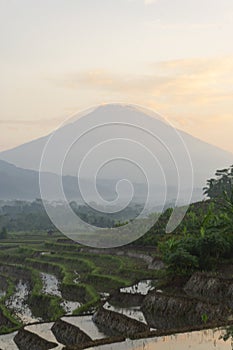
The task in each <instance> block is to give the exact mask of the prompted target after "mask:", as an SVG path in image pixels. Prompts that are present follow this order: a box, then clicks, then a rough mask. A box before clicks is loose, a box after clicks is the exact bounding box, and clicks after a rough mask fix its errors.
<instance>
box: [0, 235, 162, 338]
mask: <svg viewBox="0 0 233 350" xmlns="http://www.w3.org/2000/svg"><path fill="white" fill-rule="evenodd" d="M116 253H117V254H118V255H115V254H114V252H112V251H111V252H108V251H106V250H104V251H96V250H93V249H88V248H84V247H82V246H80V245H78V244H76V243H74V242H73V241H70V240H68V239H66V238H64V236H61V235H59V234H53V236H48V234H47V233H43V232H41V233H35V234H32V233H11V234H9V235H8V238H7V239H5V240H1V243H0V282H1V283H0V286H1V287H0V318H1V322H0V333H8V332H10V331H13V330H15V329H18V328H19V327H20V326H21V325H22V324H28V323H33V322H36V321H53V320H55V319H57V318H58V317H60V316H64V315H70V314H73V315H81V314H86V313H89V312H91V311H92V310H93V307H95V306H97V305H98V304H99V303H100V302H101V300H103V299H104V298H105V296H106V295H108V294H109V293H112V292H113V291H115V290H117V289H119V288H122V287H127V286H131V285H133V284H135V283H136V282H138V281H140V280H145V279H156V278H157V276H158V272H157V271H156V270H152V269H148V263H149V262H150V261H153V258H154V255H155V252H154V251H153V250H152V251H151V252H150V254H147V255H146V254H145V253H142V252H140V251H138V252H137V251H136V250H135V249H133V250H132V249H131V250H130V251H129V250H128V249H126V248H124V250H122V251H121V250H119V249H118V250H117V252H116Z"/></svg>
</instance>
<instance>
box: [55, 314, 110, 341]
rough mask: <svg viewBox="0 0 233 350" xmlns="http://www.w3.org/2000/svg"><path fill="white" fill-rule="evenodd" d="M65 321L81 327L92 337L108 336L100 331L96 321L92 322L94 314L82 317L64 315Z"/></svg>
mask: <svg viewBox="0 0 233 350" xmlns="http://www.w3.org/2000/svg"><path fill="white" fill-rule="evenodd" d="M62 319H63V320H64V321H66V322H68V323H71V324H73V325H75V326H77V327H79V328H80V329H81V330H82V331H83V332H85V333H86V334H88V335H89V336H90V337H91V338H92V339H101V338H106V336H105V335H104V333H102V332H100V331H99V329H98V328H97V326H96V325H95V323H94V322H92V316H80V317H77V316H76V317H75V316H71V317H63V318H62Z"/></svg>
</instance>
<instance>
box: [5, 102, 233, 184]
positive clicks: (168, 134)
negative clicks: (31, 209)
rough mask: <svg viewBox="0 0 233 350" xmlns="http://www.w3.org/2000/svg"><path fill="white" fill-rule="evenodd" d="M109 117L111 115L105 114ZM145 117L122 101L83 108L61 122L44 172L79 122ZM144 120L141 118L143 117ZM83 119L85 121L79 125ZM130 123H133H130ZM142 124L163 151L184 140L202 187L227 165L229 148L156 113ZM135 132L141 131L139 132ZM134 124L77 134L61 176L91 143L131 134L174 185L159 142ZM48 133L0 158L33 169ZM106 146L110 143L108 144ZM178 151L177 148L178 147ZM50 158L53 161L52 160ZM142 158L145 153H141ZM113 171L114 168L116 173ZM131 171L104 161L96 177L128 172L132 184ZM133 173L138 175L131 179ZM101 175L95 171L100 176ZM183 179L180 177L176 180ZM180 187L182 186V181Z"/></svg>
mask: <svg viewBox="0 0 233 350" xmlns="http://www.w3.org/2000/svg"><path fill="white" fill-rule="evenodd" d="M110 116H111V118H110ZM146 117H147V114H146V112H145V110H140V109H138V108H134V107H132V106H124V105H106V106H102V107H99V108H97V109H94V110H92V111H91V112H88V114H87V115H86V118H84V121H82V120H81V121H80V120H73V121H72V122H71V123H69V124H66V125H64V126H63V127H62V128H61V129H60V130H59V131H58V132H57V135H58V136H59V137H60V140H61V142H59V143H58V144H57V147H56V149H55V153H56V154H55V153H54V157H51V162H50V163H49V165H48V167H47V168H46V171H48V172H52V173H59V171H60V169H59V167H58V166H57V164H56V157H58V155H60V154H61V155H62V153H63V148H64V147H67V145H68V144H69V140H72V138H74V136H75V135H76V134H77V135H78V134H79V133H80V132H81V131H80V130H81V129H82V128H84V129H85V125H87V124H88V123H89V124H90V125H91V123H92V122H93V121H95V120H97V121H98V120H101V121H102V122H106V123H108V121H111V120H113V119H114V118H115V119H120V120H121V121H124V120H126V121H128V120H130V121H131V122H132V124H135V125H137V123H138V122H139V123H140V122H141V121H143V120H144V118H146ZM145 120H146V119H145ZM85 123H86V124H85ZM135 125H134V126H135ZM145 127H146V128H147V129H148V130H152V131H153V133H154V134H156V137H158V138H160V139H162V141H164V143H165V145H166V146H167V148H168V149H169V150H171V151H172V152H173V153H174V154H178V155H179V152H180V149H181V148H180V145H178V142H177V134H176V132H178V133H179V135H180V136H181V138H182V140H183V141H184V143H185V144H186V148H187V150H188V153H189V154H190V158H191V160H192V166H193V171H194V187H198V188H200V187H203V186H204V185H205V181H206V179H208V178H209V177H210V176H213V174H214V172H215V170H216V169H217V168H221V167H228V166H229V165H231V164H233V154H232V153H230V152H226V151H224V150H221V149H219V148H218V147H215V146H213V145H210V144H208V143H206V142H203V141H201V140H199V139H197V138H195V137H193V136H191V135H189V134H187V133H185V132H183V131H179V130H177V131H176V130H174V129H173V128H172V127H171V126H169V125H168V124H167V123H166V122H165V121H164V120H163V119H161V118H160V117H159V116H158V115H156V114H154V115H153V118H152V120H151V122H150V121H149V122H148V124H147V125H145ZM140 132H141V131H140ZM140 132H139V131H138V130H136V128H135V127H134V128H131V129H130V130H129V131H127V133H126V132H125V130H123V129H122V128H121V126H118V125H114V127H112V128H111V127H110V126H108V127H106V128H104V127H102V129H100V130H99V131H96V132H95V134H94V136H93V137H92V138H90V137H89V139H88V138H86V139H85V138H83V140H81V141H79V143H78V144H77V145H76V144H74V145H73V148H72V152H70V153H71V154H70V155H69V157H67V159H66V163H65V167H64V175H71V176H74V175H75V176H76V175H77V168H78V165H79V164H80V163H81V161H82V159H83V157H85V155H86V154H87V153H88V151H89V149H92V148H93V147H94V146H95V145H96V144H101V142H103V141H105V140H108V139H109V138H116V137H122V138H126V137H127V138H131V139H132V140H139V141H140V142H141V143H142V144H145V145H146V146H147V147H148V148H149V149H150V150H151V151H152V152H153V154H155V155H156V157H157V158H158V160H159V162H160V164H161V167H162V168H163V170H164V172H165V175H166V183H167V185H168V186H177V183H175V182H177V181H176V180H175V178H177V175H176V171H177V169H176V168H175V166H174V164H173V163H174V159H173V160H171V159H169V156H168V153H169V152H167V150H166V149H165V148H164V146H163V145H162V143H161V142H160V141H158V140H156V141H155V139H153V140H152V139H151V140H150V137H149V136H148V137H146V138H145V136H142V135H141V134H140ZM50 136H51V135H48V136H45V137H43V138H39V139H37V140H34V141H31V142H29V143H26V144H23V145H21V146H19V147H16V148H14V149H11V150H8V151H4V152H2V153H0V158H1V159H3V160H5V161H7V162H10V163H12V164H15V165H17V166H19V167H22V168H27V169H33V170H38V169H39V166H40V161H41V156H42V153H43V149H44V147H45V145H46V143H47V142H48V140H49V138H50ZM114 147H115V148H116V146H112V151H113V152H114V151H115V149H114ZM117 147H118V150H119V152H120V153H122V155H124V154H125V152H126V147H125V145H124V143H123V142H122V145H121V144H119V145H118V146H117ZM108 148H109V149H111V145H110V146H109V147H108ZM182 152H183V150H182ZM138 156H140V160H143V161H144V159H143V158H144V155H143V154H142V155H140V153H139V154H138ZM53 158H54V161H53ZM183 158H184V157H183V154H182V153H181V154H180V157H179V159H178V160H177V159H175V162H177V164H178V166H179V167H180V168H181V169H182V171H183V172H185V171H186V168H187V160H186V162H185V160H183ZM145 162H146V157H145ZM144 166H145V168H147V167H148V162H147V163H145V164H144ZM116 169H117V171H116ZM136 173H137V172H136V171H135V169H134V168H133V167H132V166H131V165H129V164H128V165H127V166H126V164H125V163H123V162H120V161H119V163H118V164H117V168H116V167H115V168H114V167H113V166H112V167H111V165H109V167H108V169H107V170H106V172H105V173H104V175H102V179H106V178H107V179H110V180H113V179H114V178H122V177H125V176H129V177H130V178H132V180H133V181H135V182H143V180H142V178H141V177H140V176H139V175H137V174H136ZM158 173H159V168H155V169H154V174H153V179H154V184H155V185H161V178H162V177H161V176H160V175H159V174H158ZM88 176H89V173H88V172H86V173H85V174H84V177H86V178H88ZM137 176H138V177H137ZM100 177H101V175H100ZM189 177H190V172H189V173H188V171H187V178H189ZM182 181H183V182H184V180H182ZM183 186H184V187H185V186H186V184H185V183H183ZM187 186H189V182H188V181H187Z"/></svg>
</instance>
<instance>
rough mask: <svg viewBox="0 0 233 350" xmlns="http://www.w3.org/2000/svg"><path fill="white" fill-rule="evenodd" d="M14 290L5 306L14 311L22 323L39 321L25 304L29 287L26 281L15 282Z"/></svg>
mask: <svg viewBox="0 0 233 350" xmlns="http://www.w3.org/2000/svg"><path fill="white" fill-rule="evenodd" d="M15 290H16V292H15V293H14V294H13V295H12V296H11V297H10V298H9V299H8V300H6V306H7V307H8V308H9V309H10V310H12V311H14V314H15V315H16V316H17V317H18V318H19V319H20V320H21V321H22V322H23V323H24V324H27V323H33V322H38V321H40V320H39V319H38V318H35V317H33V315H32V312H31V309H30V308H29V306H28V304H27V299H28V294H29V287H28V285H27V283H25V282H22V281H21V280H20V281H19V282H18V283H17V285H16V288H15Z"/></svg>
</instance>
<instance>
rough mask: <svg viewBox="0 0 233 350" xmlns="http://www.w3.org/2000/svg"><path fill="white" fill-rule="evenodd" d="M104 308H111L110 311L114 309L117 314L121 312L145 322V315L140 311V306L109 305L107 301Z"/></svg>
mask: <svg viewBox="0 0 233 350" xmlns="http://www.w3.org/2000/svg"><path fill="white" fill-rule="evenodd" d="M104 308H105V309H106V310H111V311H115V312H118V313H119V314H123V315H126V316H128V317H130V318H134V319H135V320H137V321H140V322H143V323H146V320H145V317H144V315H143V313H142V311H141V310H140V307H136V306H135V307H128V308H126V307H124V308H123V307H117V306H112V305H110V304H109V303H108V302H106V303H105V304H104Z"/></svg>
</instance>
